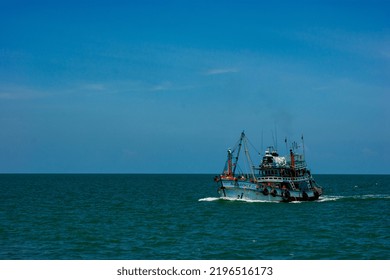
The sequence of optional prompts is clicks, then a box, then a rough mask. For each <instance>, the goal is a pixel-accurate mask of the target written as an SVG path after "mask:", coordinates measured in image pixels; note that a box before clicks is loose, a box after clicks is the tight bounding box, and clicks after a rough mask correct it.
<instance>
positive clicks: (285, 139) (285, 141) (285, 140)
mask: <svg viewBox="0 0 390 280" xmlns="http://www.w3.org/2000/svg"><path fill="white" fill-rule="evenodd" d="M284 143H285V144H286V153H287V152H288V146H287V136H286V137H285V138H284Z"/></svg>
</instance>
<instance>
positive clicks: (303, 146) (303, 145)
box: [301, 133, 306, 159]
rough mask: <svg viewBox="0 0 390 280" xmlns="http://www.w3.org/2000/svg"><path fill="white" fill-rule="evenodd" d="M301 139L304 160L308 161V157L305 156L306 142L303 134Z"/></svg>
mask: <svg viewBox="0 0 390 280" xmlns="http://www.w3.org/2000/svg"><path fill="white" fill-rule="evenodd" d="M301 139H302V149H303V158H304V159H306V156H305V141H303V133H302V136H301Z"/></svg>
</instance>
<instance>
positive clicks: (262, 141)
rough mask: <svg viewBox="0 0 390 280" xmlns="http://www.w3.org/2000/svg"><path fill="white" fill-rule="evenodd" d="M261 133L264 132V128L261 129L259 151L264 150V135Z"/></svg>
mask: <svg viewBox="0 0 390 280" xmlns="http://www.w3.org/2000/svg"><path fill="white" fill-rule="evenodd" d="M263 134H264V129H261V152H262V153H263V152H264V137H263Z"/></svg>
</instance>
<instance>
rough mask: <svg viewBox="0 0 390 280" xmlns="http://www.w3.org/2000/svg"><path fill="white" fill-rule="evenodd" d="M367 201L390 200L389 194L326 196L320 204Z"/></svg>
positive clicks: (320, 200)
mask: <svg viewBox="0 0 390 280" xmlns="http://www.w3.org/2000/svg"><path fill="white" fill-rule="evenodd" d="M365 199H390V195H388V194H364V195H350V196H348V195H347V196H342V195H334V196H332V195H324V196H322V197H321V198H320V199H319V200H318V202H327V201H336V200H365Z"/></svg>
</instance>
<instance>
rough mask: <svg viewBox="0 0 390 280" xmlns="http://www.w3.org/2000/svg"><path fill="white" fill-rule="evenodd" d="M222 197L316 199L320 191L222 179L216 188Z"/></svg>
mask: <svg viewBox="0 0 390 280" xmlns="http://www.w3.org/2000/svg"><path fill="white" fill-rule="evenodd" d="M218 193H219V195H220V197H222V198H230V199H242V200H252V201H270V202H292V201H314V200H318V199H319V197H320V195H321V193H320V192H319V191H318V190H314V189H313V190H305V191H302V190H287V189H280V188H275V187H268V186H263V187H260V186H259V185H258V184H255V183H251V182H247V181H245V182H239V181H230V180H228V181H222V182H221V186H220V187H219V188H218Z"/></svg>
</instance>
